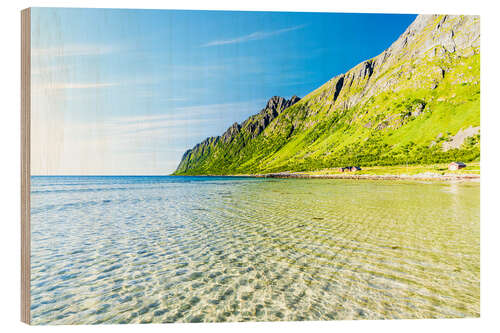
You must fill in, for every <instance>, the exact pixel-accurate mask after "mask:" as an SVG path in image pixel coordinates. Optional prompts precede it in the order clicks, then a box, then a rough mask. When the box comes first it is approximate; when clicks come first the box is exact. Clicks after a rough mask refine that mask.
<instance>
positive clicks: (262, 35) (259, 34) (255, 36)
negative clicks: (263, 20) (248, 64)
mask: <svg viewBox="0 0 500 333" xmlns="http://www.w3.org/2000/svg"><path fill="white" fill-rule="evenodd" d="M304 27H305V25H304V24H302V25H298V26H295V27H289V28H284V29H278V30H273V31H255V32H252V33H251V34H248V35H243V36H239V37H234V38H230V39H220V40H214V41H211V42H208V43H206V44H203V45H202V47H210V46H218V45H227V44H238V43H244V42H249V41H254V40H261V39H266V38H269V37H272V36H276V35H280V34H283V33H286V32H290V31H294V30H299V29H302V28H304Z"/></svg>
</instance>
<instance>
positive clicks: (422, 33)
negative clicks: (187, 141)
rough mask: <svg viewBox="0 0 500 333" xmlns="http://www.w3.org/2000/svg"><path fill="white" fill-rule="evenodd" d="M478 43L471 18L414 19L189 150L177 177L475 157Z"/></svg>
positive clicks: (474, 18) (477, 143) (474, 19)
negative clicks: (320, 78)
mask: <svg viewBox="0 0 500 333" xmlns="http://www.w3.org/2000/svg"><path fill="white" fill-rule="evenodd" d="M479 40H480V31H479V17H477V16H450V15H420V16H418V17H417V18H416V19H415V21H414V22H413V23H412V24H411V25H410V26H409V27H408V28H407V29H406V31H405V32H404V33H403V34H402V35H401V36H400V37H399V38H398V39H397V40H396V41H395V42H394V43H393V44H392V45H391V46H390V47H389V48H388V49H387V50H385V51H384V52H382V53H381V54H379V55H378V56H376V57H374V58H372V59H369V60H366V61H364V62H362V63H360V64H359V65H357V66H355V67H354V68H352V69H350V70H349V71H347V72H346V73H344V74H341V75H338V76H335V77H334V78H332V79H330V80H329V81H328V82H326V83H325V84H323V85H322V86H321V87H319V88H318V89H316V90H314V91H313V92H311V93H309V94H308V95H307V96H305V97H304V98H303V99H299V98H298V97H296V96H294V97H292V98H291V99H290V100H286V99H285V98H282V97H273V98H271V99H270V100H269V101H268V103H267V105H266V107H265V108H264V109H263V110H262V111H261V112H260V113H258V114H256V115H254V116H251V117H250V118H248V119H247V120H246V121H245V122H243V123H242V124H237V123H235V124H233V125H232V126H231V127H230V128H229V129H228V130H227V131H226V132H225V133H224V134H223V135H222V136H218V137H211V138H208V139H206V140H205V141H203V142H201V143H199V144H198V145H196V146H195V147H194V148H192V149H190V150H188V151H186V153H185V154H184V156H183V157H182V160H181V162H180V164H179V166H178V168H177V170H176V171H175V173H174V174H177V175H193V174H255V173H266V172H279V171H305V170H318V169H322V168H330V167H336V166H341V165H346V164H350V165H352V164H355V165H361V166H366V165H397V164H406V163H408V164H410V163H412V164H417V163H418V164H430V163H438V162H448V161H452V160H461V161H464V162H467V161H472V160H478V159H479V157H480V135H479V126H480V111H479V105H480V45H479Z"/></svg>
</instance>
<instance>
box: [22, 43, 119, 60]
mask: <svg viewBox="0 0 500 333" xmlns="http://www.w3.org/2000/svg"><path fill="white" fill-rule="evenodd" d="M116 50H117V48H116V46H113V45H106V44H64V45H61V46H51V47H46V48H33V49H31V56H32V57H43V56H45V57H70V56H93V55H103V54H108V53H111V52H114V51H116Z"/></svg>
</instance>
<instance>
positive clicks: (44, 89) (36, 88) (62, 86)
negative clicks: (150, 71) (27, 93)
mask: <svg viewBox="0 0 500 333" xmlns="http://www.w3.org/2000/svg"><path fill="white" fill-rule="evenodd" d="M119 85H120V83H117V82H99V83H98V82H89V83H68V82H55V83H41V84H36V83H35V84H33V86H32V88H31V89H32V92H33V93H35V94H44V93H48V92H49V91H58V90H67V89H101V88H109V87H116V86H119Z"/></svg>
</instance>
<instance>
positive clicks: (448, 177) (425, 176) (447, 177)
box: [253, 173, 481, 181]
mask: <svg viewBox="0 0 500 333" xmlns="http://www.w3.org/2000/svg"><path fill="white" fill-rule="evenodd" d="M253 177H258V178H304V179H368V180H437V181H459V180H480V179H481V177H480V175H478V174H444V175H442V174H438V173H421V174H415V175H405V174H400V175H394V174H386V175H369V174H355V173H352V174H321V175H314V174H312V175H311V174H307V173H304V174H299V173H269V174H262V175H253Z"/></svg>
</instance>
